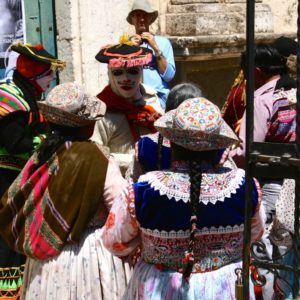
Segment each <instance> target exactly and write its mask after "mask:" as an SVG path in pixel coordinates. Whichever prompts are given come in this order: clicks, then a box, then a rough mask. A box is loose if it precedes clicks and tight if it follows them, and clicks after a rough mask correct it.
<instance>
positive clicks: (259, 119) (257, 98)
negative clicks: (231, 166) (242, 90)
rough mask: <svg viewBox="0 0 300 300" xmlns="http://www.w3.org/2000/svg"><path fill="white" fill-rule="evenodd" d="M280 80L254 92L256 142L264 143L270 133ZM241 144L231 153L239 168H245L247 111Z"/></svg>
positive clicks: (241, 133) (254, 134)
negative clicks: (275, 94)
mask: <svg viewBox="0 0 300 300" xmlns="http://www.w3.org/2000/svg"><path fill="white" fill-rule="evenodd" d="M278 79H279V78H277V79H273V80H271V81H269V82H267V83H266V84H264V85H263V86H261V87H260V88H258V89H257V90H256V91H255V92H254V116H253V120H254V126H253V127H254V128H253V140H254V142H264V141H265V138H266V135H267V132H268V122H269V121H270V119H271V116H272V107H273V97H272V96H273V93H274V90H275V86H276V83H277V81H278ZM239 138H240V140H241V143H240V145H239V147H238V148H236V149H234V150H232V151H230V154H229V157H232V158H233V159H234V161H235V163H236V164H237V166H238V167H239V168H244V167H245V155H246V111H245V112H244V115H243V118H242V121H241V129H240V133H239Z"/></svg>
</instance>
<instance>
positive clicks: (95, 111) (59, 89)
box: [37, 82, 106, 127]
mask: <svg viewBox="0 0 300 300" xmlns="http://www.w3.org/2000/svg"><path fill="white" fill-rule="evenodd" d="M37 104H38V107H39V109H40V112H41V114H42V115H43V116H44V117H45V118H46V119H47V120H48V121H49V122H50V123H54V124H57V125H60V126H65V127H84V126H87V125H90V124H92V123H94V122H95V121H96V120H98V119H100V118H101V117H103V115H104V114H105V111H106V105H105V103H104V102H102V101H101V100H99V99H98V98H96V97H94V96H89V95H87V94H86V93H85V91H84V88H83V87H82V86H80V85H79V84H77V83H74V82H68V83H63V84H60V85H57V86H56V87H54V88H53V89H52V90H51V91H50V93H49V94H48V96H47V98H46V100H45V101H38V102H37Z"/></svg>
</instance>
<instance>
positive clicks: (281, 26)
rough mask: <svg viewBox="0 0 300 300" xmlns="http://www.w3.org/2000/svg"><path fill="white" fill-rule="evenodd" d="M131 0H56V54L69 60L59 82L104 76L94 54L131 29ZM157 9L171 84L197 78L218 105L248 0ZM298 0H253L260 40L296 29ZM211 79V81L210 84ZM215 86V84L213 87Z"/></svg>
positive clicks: (97, 84)
mask: <svg viewBox="0 0 300 300" xmlns="http://www.w3.org/2000/svg"><path fill="white" fill-rule="evenodd" d="M132 2H133V0H122V1H119V0H110V1H106V0H98V1H92V0H72V1H70V0H56V19H57V28H58V36H57V46H58V55H59V57H60V58H61V59H64V60H66V61H67V68H66V69H65V70H64V71H63V72H62V73H61V75H60V80H61V82H66V81H73V80H75V81H77V82H79V83H81V84H84V85H85V86H86V88H87V90H88V91H89V92H90V93H91V94H94V95H95V94H97V93H98V92H99V91H100V90H101V89H102V88H103V87H104V86H105V85H106V84H107V82H108V80H107V67H106V65H105V64H100V63H98V62H97V61H96V60H95V58H94V57H95V55H96V53H97V52H98V51H99V50H100V47H101V46H103V45H106V44H108V43H117V42H118V39H119V37H120V36H121V35H122V34H123V33H128V34H132V33H133V32H134V28H133V26H131V25H129V24H128V23H127V22H126V16H127V14H128V12H129V10H130V8H131V5H132ZM150 2H151V3H152V5H153V7H154V8H156V9H157V10H158V11H159V17H158V19H157V21H156V22H155V23H154V24H153V25H152V26H151V31H152V32H153V33H157V34H161V35H166V36H168V37H169V38H170V40H171V42H172V44H173V47H174V51H175V54H176V57H175V58H176V65H177V73H176V78H175V80H174V81H173V82H172V83H171V84H172V85H174V84H175V83H178V82H180V81H182V80H192V81H195V82H198V83H199V84H200V85H202V86H203V88H204V89H205V91H204V92H205V94H207V96H208V97H209V96H210V97H212V98H214V99H216V102H217V103H218V104H219V105H221V104H222V101H223V98H224V95H225V94H226V92H227V90H228V89H229V87H230V85H231V82H232V80H233V78H234V75H235V72H236V69H237V68H238V63H239V53H240V51H242V49H243V48H244V45H245V14H246V0H150ZM296 3H297V2H296V0H286V1H284V2H283V1H280V0H259V1H256V32H257V34H258V39H259V40H261V41H271V40H272V39H274V38H275V37H276V36H279V35H280V34H282V33H284V34H290V35H293V34H295V32H296V18H297V16H296ZM210 82H214V85H211V86H210V84H209V83H210ZM216 86H217V88H216Z"/></svg>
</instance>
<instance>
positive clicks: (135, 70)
mask: <svg viewBox="0 0 300 300" xmlns="http://www.w3.org/2000/svg"><path fill="white" fill-rule="evenodd" d="M124 72H126V73H127V74H129V75H138V74H139V73H140V70H139V69H138V68H129V69H117V70H112V71H111V73H112V74H113V75H114V76H121V75H123V74H124Z"/></svg>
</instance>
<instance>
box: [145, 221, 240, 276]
mask: <svg viewBox="0 0 300 300" xmlns="http://www.w3.org/2000/svg"><path fill="white" fill-rule="evenodd" d="M243 229H244V226H243V225H240V226H234V227H230V226H228V227H226V228H224V227H219V228H210V229H208V228H204V229H203V230H201V231H200V230H199V231H198V233H196V240H197V243H195V246H194V257H195V263H194V266H193V273H202V272H209V271H213V270H216V269H219V268H221V267H223V266H225V265H227V264H229V263H231V262H232V261H235V260H238V259H241V257H242V248H243ZM141 236H142V244H143V248H142V258H143V260H144V261H145V262H147V263H151V264H155V266H156V267H158V268H159V269H164V268H167V269H172V270H176V271H178V272H180V271H181V270H182V268H183V265H184V263H185V262H184V261H183V260H182V258H183V254H184V251H185V250H186V249H187V247H188V243H189V230H187V231H178V232H175V231H172V232H165V231H159V230H150V229H144V228H142V230H141Z"/></svg>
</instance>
